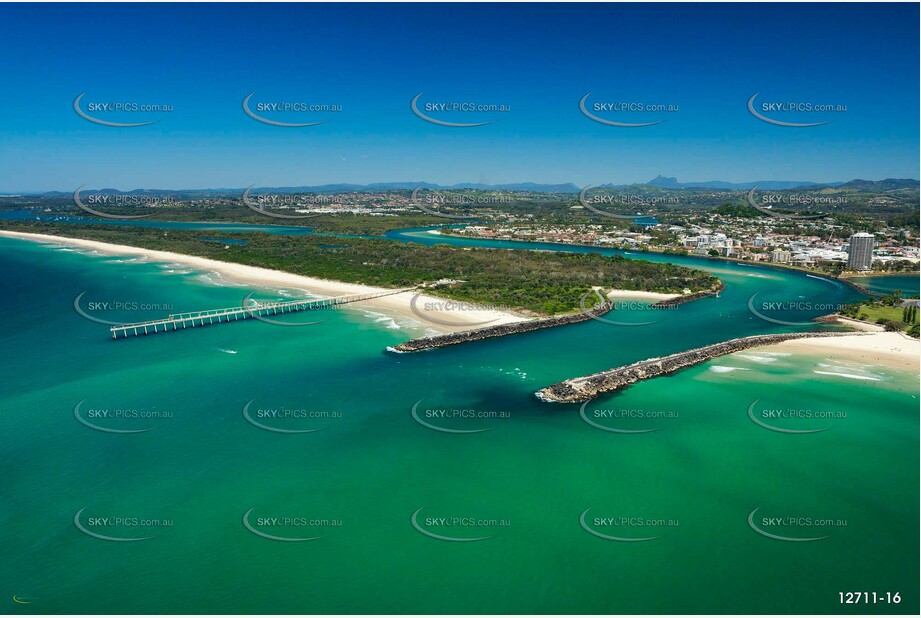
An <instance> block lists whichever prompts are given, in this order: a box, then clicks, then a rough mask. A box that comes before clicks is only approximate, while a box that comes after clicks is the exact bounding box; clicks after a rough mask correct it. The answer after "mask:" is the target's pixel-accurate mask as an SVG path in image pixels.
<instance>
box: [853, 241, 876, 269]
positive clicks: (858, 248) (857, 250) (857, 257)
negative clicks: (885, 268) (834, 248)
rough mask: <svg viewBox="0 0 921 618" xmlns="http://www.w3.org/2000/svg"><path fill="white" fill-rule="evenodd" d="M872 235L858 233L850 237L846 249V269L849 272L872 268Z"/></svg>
mask: <svg viewBox="0 0 921 618" xmlns="http://www.w3.org/2000/svg"><path fill="white" fill-rule="evenodd" d="M873 241H874V237H873V234H867V233H866V232H858V233H856V234H854V235H853V236H851V238H850V245H849V246H848V249H847V267H848V268H849V269H850V270H871V269H872V268H873Z"/></svg>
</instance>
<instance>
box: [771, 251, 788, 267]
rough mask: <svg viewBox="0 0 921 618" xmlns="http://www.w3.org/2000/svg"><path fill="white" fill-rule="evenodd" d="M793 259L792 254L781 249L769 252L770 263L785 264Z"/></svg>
mask: <svg viewBox="0 0 921 618" xmlns="http://www.w3.org/2000/svg"><path fill="white" fill-rule="evenodd" d="M792 259H793V254H792V253H790V252H789V251H784V250H783V249H774V250H773V251H771V261H772V262H776V263H778V264H786V263H788V262H789V261H790V260H792Z"/></svg>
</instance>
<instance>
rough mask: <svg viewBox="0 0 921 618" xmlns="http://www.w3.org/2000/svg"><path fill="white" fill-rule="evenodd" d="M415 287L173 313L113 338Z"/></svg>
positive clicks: (118, 329) (116, 329)
mask: <svg viewBox="0 0 921 618" xmlns="http://www.w3.org/2000/svg"><path fill="white" fill-rule="evenodd" d="M415 289H416V288H414V287H412V288H403V289H399V290H387V291H385V292H370V293H368V294H352V295H348V296H334V297H332V298H319V299H299V300H289V301H283V302H267V303H266V302H262V303H259V302H257V303H256V304H255V305H254V306H252V307H243V306H240V307H227V308H224V309H205V310H204V311H190V312H187V313H173V314H170V315H169V316H167V317H165V318H163V319H160V320H149V321H147V322H132V323H130V324H118V325H116V326H112V327H111V328H110V329H109V330H111V331H112V339H118V338H119V337H123V338H126V337H131V336H135V337H136V336H139V335H154V334H159V333H167V332H171V331H177V330H183V329H186V328H195V327H196V326H210V325H212V324H223V323H227V322H236V321H239V320H246V319H247V318H253V319H258V318H260V317H263V316H268V315H279V314H285V313H295V312H297V311H314V310H317V309H328V308H330V307H334V306H337V305H344V304H346V303H357V302H360V301H363V300H371V299H372V298H380V297H382V296H391V295H394V294H402V293H403V292H411V291H413V290H415Z"/></svg>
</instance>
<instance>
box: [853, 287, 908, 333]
mask: <svg viewBox="0 0 921 618" xmlns="http://www.w3.org/2000/svg"><path fill="white" fill-rule="evenodd" d="M901 303H902V292H901V290H895V291H894V292H892V293H891V294H889V295H887V296H883V297H882V298H880V299H878V300H875V301H873V302H864V303H854V304H852V305H847V306H846V307H844V308H843V309H842V310H841V311H840V313H841V315H843V316H845V317H848V318H852V319H855V320H861V321H863V322H870V323H873V324H879V325H880V326H882V327H884V328H885V329H886V330H888V331H905V332H907V333H908V334H909V335H911V336H912V337H918V307H914V306H906V307H902V306H900V305H901Z"/></svg>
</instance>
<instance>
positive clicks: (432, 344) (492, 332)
mask: <svg viewBox="0 0 921 618" xmlns="http://www.w3.org/2000/svg"><path fill="white" fill-rule="evenodd" d="M612 306H613V305H612V304H611V303H602V304H600V305H597V306H596V307H593V308H592V309H591V310H590V311H585V312H579V313H575V314H572V315H564V316H560V317H554V318H540V319H537V320H528V321H526V322H514V323H512V324H500V325H498V326H486V327H484V328H476V329H473V330H465V331H460V332H457V333H449V334H446V335H435V336H433V337H419V338H417V339H410V340H409V341H407V342H405V343H401V344H400V345H397V346H394V347H390V348H387V350H388V351H390V352H421V351H422V350H431V349H434V348H442V347H444V346H448V345H457V344H459V343H467V342H469V341H480V340H482V339H490V338H492V337H504V336H506V335H517V334H518V333H529V332H531V331H535V330H539V329H542V328H554V327H556V326H565V325H566V324H575V323H577V322H584V321H585V320H590V319H592V318H594V317H598V316H601V315H604V314H605V313H607V312H608V311H610V310H611V308H612Z"/></svg>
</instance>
